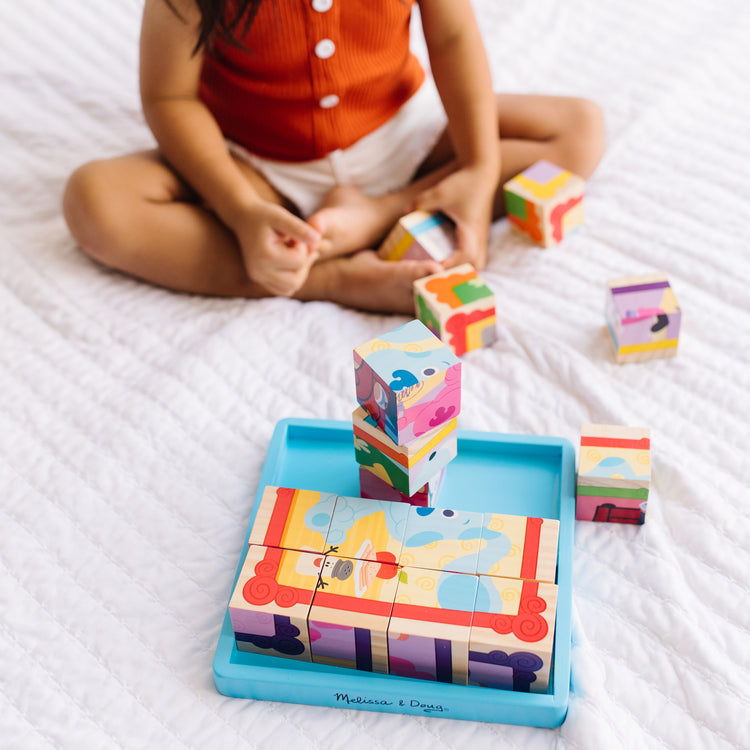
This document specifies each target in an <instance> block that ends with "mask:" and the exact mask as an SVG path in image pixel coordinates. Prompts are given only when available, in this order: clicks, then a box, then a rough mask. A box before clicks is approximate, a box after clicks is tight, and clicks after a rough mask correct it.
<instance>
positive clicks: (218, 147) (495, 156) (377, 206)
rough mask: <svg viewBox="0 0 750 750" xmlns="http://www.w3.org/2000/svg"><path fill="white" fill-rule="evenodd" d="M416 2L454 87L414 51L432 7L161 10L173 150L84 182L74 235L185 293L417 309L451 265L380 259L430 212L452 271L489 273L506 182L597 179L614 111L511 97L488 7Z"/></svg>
mask: <svg viewBox="0 0 750 750" xmlns="http://www.w3.org/2000/svg"><path fill="white" fill-rule="evenodd" d="M416 2H418V4H419V10H420V16H421V21H422V27H423V29H424V37H425V41H426V45H427V51H428V54H429V60H430V66H431V69H432V74H433V79H434V84H435V86H436V88H434V87H433V85H432V82H431V81H427V80H426V77H425V74H424V72H423V70H422V68H421V66H420V64H419V62H418V61H417V59H416V58H415V57H414V55H413V54H412V53H411V52H410V50H409V23H410V14H411V10H412V6H413V5H414V3H415V0H145V7H144V12H143V22H142V29H141V47H140V61H141V62H140V81H141V98H142V102H143V111H144V115H145V118H146V121H147V123H148V125H149V127H150V128H151V130H152V132H153V134H154V136H155V138H156V141H157V144H158V150H156V151H152V152H144V153H137V154H132V155H128V156H124V157H119V158H115V159H110V160H105V161H97V162H92V163H90V164H86V165H84V166H83V167H81V168H79V169H78V170H77V171H76V172H75V173H74V174H73V175H72V176H71V178H70V180H69V182H68V185H67V187H66V190H65V195H64V199H63V208H64V213H65V218H66V220H67V222H68V226H69V227H70V230H71V232H72V234H73V236H74V238H75V239H76V240H77V241H78V243H79V244H80V246H81V247H82V249H83V250H84V251H85V252H86V253H88V254H89V255H90V256H92V257H93V258H95V259H96V260H98V261H100V262H102V263H104V264H106V265H108V266H111V267H113V268H116V269H119V270H121V271H123V272H126V273H129V274H131V275H133V276H136V277H139V278H142V279H145V280H147V281H149V282H151V283H154V284H158V285H161V286H164V287H168V288H171V289H175V290H179V291H185V292H194V293H198V294H207V295H225V296H245V297H255V298H257V297H264V296H270V295H283V296H294V297H296V298H297V299H301V300H315V299H317V300H322V299H327V300H332V301H335V302H338V303H340V304H343V305H348V306H352V307H357V308H360V309H365V310H374V311H382V312H399V313H410V312H412V311H413V301H412V286H411V285H412V281H413V280H414V279H416V278H419V277H422V276H425V275H427V274H429V273H433V272H436V271H438V270H440V266H439V265H438V264H436V263H434V262H432V261H401V262H398V263H392V262H386V261H382V260H380V259H379V258H378V257H377V255H376V253H375V252H374V250H373V248H377V246H378V244H379V243H380V241H381V240H382V239H383V237H384V236H385V234H386V233H387V232H388V230H389V229H390V228H391V227H392V226H393V224H395V222H396V221H397V220H398V218H399V217H400V216H401V215H403V214H405V213H407V212H408V211H409V210H412V209H414V208H424V209H426V210H441V211H443V212H444V213H446V214H447V215H448V216H450V217H451V219H453V221H454V222H455V224H456V228H457V251H456V252H455V253H454V254H453V256H452V257H451V258H450V259H449V260H448V261H446V265H449V266H450V265H455V264H458V263H460V262H464V261H467V260H468V261H470V262H472V263H473V264H474V265H475V266H477V267H478V268H482V267H483V266H484V264H485V261H486V252H487V238H488V232H489V225H490V222H491V221H492V219H493V218H496V217H498V216H501V215H502V213H503V210H504V209H503V201H502V190H499V189H498V185H501V184H502V183H503V182H505V181H506V180H508V179H510V178H511V177H512V176H513V175H515V174H517V173H518V172H520V171H521V170H522V169H524V168H526V167H527V166H529V165H530V164H532V163H533V162H535V161H537V160H538V159H540V158H547V159H549V160H550V161H553V162H555V163H557V164H559V165H560V166H562V167H565V168H567V169H570V170H571V171H573V172H576V173H578V174H580V175H582V176H583V177H588V176H589V175H590V174H591V173H592V172H593V170H594V168H595V167H596V165H597V163H598V161H599V159H600V157H601V154H602V150H603V140H604V134H603V125H602V117H601V113H600V112H599V110H598V108H597V107H596V106H595V105H594V104H592V103H590V102H588V101H585V100H581V99H573V98H563V97H542V96H522V95H499V96H497V97H496V96H495V95H494V94H493V92H492V88H491V79H490V71H489V66H488V62H487V58H486V55H485V52H484V49H483V46H482V40H481V37H480V33H479V30H478V28H477V24H476V20H475V18H474V15H473V13H472V9H471V2H470V0H416ZM436 92H439V98H438V96H437V93H436ZM499 135H500V136H502V137H501V138H500V137H499Z"/></svg>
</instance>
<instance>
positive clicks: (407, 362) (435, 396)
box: [354, 320, 461, 445]
mask: <svg viewBox="0 0 750 750" xmlns="http://www.w3.org/2000/svg"><path fill="white" fill-rule="evenodd" d="M354 371H355V381H356V390H357V401H358V402H359V403H360V405H361V406H364V407H365V409H367V411H368V412H369V413H370V415H371V416H372V418H373V419H374V420H375V422H376V423H377V425H378V427H380V429H381V430H383V431H384V432H385V433H386V435H388V437H389V438H390V439H391V440H393V442H394V443H396V444H397V445H403V444H405V443H408V442H410V441H412V440H414V439H415V438H418V437H420V436H421V435H424V434H425V433H426V432H430V430H434V429H435V428H436V427H438V426H440V425H442V424H444V423H445V422H449V421H450V420H452V419H455V418H456V417H457V416H458V413H459V412H460V410H461V362H460V361H459V359H458V358H457V357H456V355H455V354H454V353H453V352H452V351H451V350H450V349H449V348H448V347H447V346H445V344H443V343H442V342H441V341H440V339H439V338H437V336H435V335H434V334H433V333H431V332H430V331H429V330H428V329H427V328H426V327H425V326H424V325H423V324H422V323H420V322H419V321H418V320H412V321H411V322H409V323H406V324H405V325H402V326H399V327H398V328H396V329H394V330H393V331H390V332H389V333H386V334H384V335H383V336H380V337H377V338H375V339H372V340H371V341H368V342H367V343H365V344H361V345H360V346H357V347H356V348H355V349H354Z"/></svg>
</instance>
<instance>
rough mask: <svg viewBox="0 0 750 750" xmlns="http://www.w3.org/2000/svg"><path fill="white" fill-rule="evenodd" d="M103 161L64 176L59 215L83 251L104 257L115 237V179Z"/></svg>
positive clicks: (117, 227) (116, 220) (116, 222)
mask: <svg viewBox="0 0 750 750" xmlns="http://www.w3.org/2000/svg"><path fill="white" fill-rule="evenodd" d="M114 178H115V176H114V175H113V174H112V173H111V168H110V167H109V164H108V162H106V161H93V162H89V163H88V164H84V165H83V166H81V167H79V168H78V169H76V170H75V172H73V174H72V175H71V176H70V177H69V178H68V182H67V184H66V186H65V191H64V193H63V201H62V204H63V215H64V217H65V221H66V222H67V224H68V229H69V230H70V233H71V234H72V235H73V238H74V239H75V240H76V242H78V244H79V245H80V246H81V249H83V250H84V251H85V252H86V253H87V254H89V255H91V256H93V257H96V258H97V259H98V260H104V258H103V257H102V255H104V254H105V253H106V251H107V249H108V248H109V247H110V246H111V244H112V239H113V238H114V237H116V236H117V233H118V231H119V224H120V221H119V220H118V212H117V199H116V196H115V192H116V185H117V181H116V179H114Z"/></svg>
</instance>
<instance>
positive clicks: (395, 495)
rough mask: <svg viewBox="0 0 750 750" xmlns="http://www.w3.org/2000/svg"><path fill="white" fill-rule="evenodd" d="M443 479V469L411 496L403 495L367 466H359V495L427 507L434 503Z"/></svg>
mask: <svg viewBox="0 0 750 750" xmlns="http://www.w3.org/2000/svg"><path fill="white" fill-rule="evenodd" d="M444 478H445V469H441V470H440V471H439V472H438V473H437V474H436V475H435V476H434V477H432V479H430V481H429V482H428V483H427V484H425V485H424V486H423V487H420V488H419V489H418V490H417V491H416V492H415V493H414V494H413V495H404V493H403V492H399V491H398V490H397V489H396V488H395V487H393V486H392V485H391V484H389V483H388V481H387V480H386V479H383V478H381V477H380V476H379V475H378V474H375V473H374V472H372V471H371V470H370V469H369V468H368V467H367V466H360V467H359V494H360V495H361V496H362V497H369V498H373V499H378V500H388V501H390V502H393V503H406V504H407V505H418V506H420V507H429V506H431V505H433V504H434V503H435V502H436V500H437V497H438V495H439V493H440V488H441V487H442V484H443V479H444Z"/></svg>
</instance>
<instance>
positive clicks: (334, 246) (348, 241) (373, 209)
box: [308, 185, 402, 258]
mask: <svg viewBox="0 0 750 750" xmlns="http://www.w3.org/2000/svg"><path fill="white" fill-rule="evenodd" d="M401 208H402V206H401V201H400V200H398V198H397V197H396V195H395V194H388V195H383V196H380V197H378V198H372V197H370V196H368V195H365V194H364V193H363V192H362V191H361V190H360V189H359V188H358V187H355V186H353V185H339V186H337V187H335V188H333V190H331V192H330V193H328V195H327V196H326V199H325V201H324V203H323V205H322V206H321V207H320V208H319V209H318V210H317V211H316V212H315V213H314V214H313V215H312V216H311V217H310V218H309V219H308V223H309V224H310V225H311V226H313V227H315V229H317V230H318V231H319V232H320V233H321V234H322V235H323V242H322V243H321V247H320V255H321V257H322V258H332V257H335V256H338V255H348V254H350V253H353V252H356V251H357V250H362V249H364V248H369V247H377V246H378V245H379V244H380V242H381V241H382V240H383V238H384V237H385V235H386V234H387V233H388V232H389V231H390V229H391V227H392V226H393V225H394V224H395V223H396V221H398V218H399V216H400V209H401Z"/></svg>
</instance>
